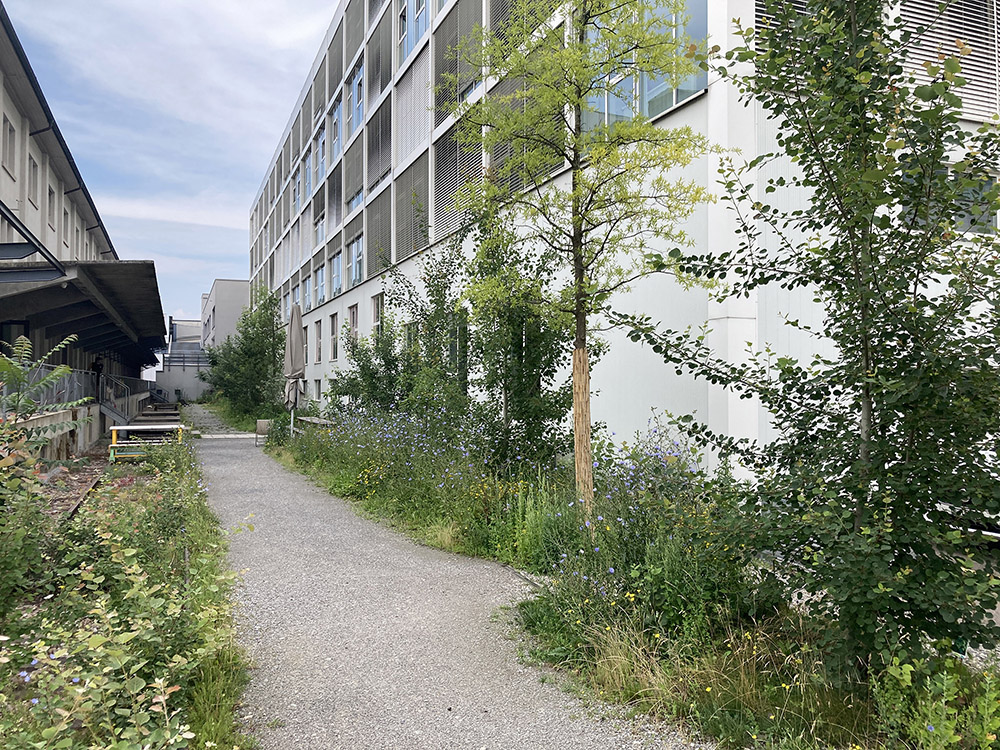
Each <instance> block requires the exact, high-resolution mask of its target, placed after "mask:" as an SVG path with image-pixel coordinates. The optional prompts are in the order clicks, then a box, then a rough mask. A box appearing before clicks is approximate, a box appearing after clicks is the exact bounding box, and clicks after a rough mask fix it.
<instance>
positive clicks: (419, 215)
mask: <svg viewBox="0 0 1000 750" xmlns="http://www.w3.org/2000/svg"><path fill="white" fill-rule="evenodd" d="M428 163H429V159H428V156H427V152H426V151H425V152H424V153H422V154H421V155H420V156H419V157H418V158H417V160H416V161H415V162H413V164H411V165H410V166H409V167H407V169H406V171H405V172H403V173H402V174H401V175H400V176H399V177H398V178H396V262H397V263H398V262H399V261H401V260H403V259H404V258H409V257H410V256H411V255H413V254H414V253H416V252H418V251H419V250H423V249H424V248H425V247H427V245H428V244H429V242H428V232H427V218H428V210H427V209H428V207H429V206H430V200H429V197H428V173H427V169H428Z"/></svg>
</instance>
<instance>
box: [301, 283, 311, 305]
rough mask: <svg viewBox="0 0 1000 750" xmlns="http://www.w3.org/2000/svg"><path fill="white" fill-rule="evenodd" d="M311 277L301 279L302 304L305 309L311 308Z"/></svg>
mask: <svg viewBox="0 0 1000 750" xmlns="http://www.w3.org/2000/svg"><path fill="white" fill-rule="evenodd" d="M312 301H313V300H312V277H311V276H306V277H305V278H304V279H302V304H303V305H305V309H306V310H312V306H313V305H312Z"/></svg>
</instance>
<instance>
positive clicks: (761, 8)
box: [754, 0, 806, 28]
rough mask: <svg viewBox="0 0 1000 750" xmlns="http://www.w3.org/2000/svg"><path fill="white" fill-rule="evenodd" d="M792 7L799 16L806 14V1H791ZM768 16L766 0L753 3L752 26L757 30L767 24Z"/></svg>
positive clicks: (757, 0)
mask: <svg viewBox="0 0 1000 750" xmlns="http://www.w3.org/2000/svg"><path fill="white" fill-rule="evenodd" d="M791 3H792V7H793V8H795V10H796V11H798V12H799V13H800V14H804V13H805V12H806V0H791ZM769 18H770V14H769V13H768V12H767V0H756V2H755V3H754V24H755V25H756V26H757V27H758V28H759V27H760V26H762V25H763V24H765V23H767V21H768V19H769Z"/></svg>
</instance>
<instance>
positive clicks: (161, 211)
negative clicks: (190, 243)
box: [94, 192, 250, 252]
mask: <svg viewBox="0 0 1000 750" xmlns="http://www.w3.org/2000/svg"><path fill="white" fill-rule="evenodd" d="M94 202H95V203H97V205H98V208H99V209H100V212H101V215H102V216H103V217H104V218H105V219H108V218H109V217H111V216H119V217H122V218H125V219H147V220H151V221H169V222H175V223H178V224H197V225H199V226H207V227H222V228H224V229H238V230H242V231H244V232H245V231H246V230H247V223H248V221H249V219H248V217H249V213H250V212H249V209H248V208H247V207H246V204H245V203H244V202H242V201H239V202H234V201H233V196H232V195H228V194H225V193H211V192H204V193H201V194H199V195H192V196H184V195H166V196H148V197H147V196H141V195H140V196H117V195H114V194H102V193H96V194H95V195H94ZM243 252H248V248H243Z"/></svg>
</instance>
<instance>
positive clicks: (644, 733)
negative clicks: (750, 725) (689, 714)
mask: <svg viewBox="0 0 1000 750" xmlns="http://www.w3.org/2000/svg"><path fill="white" fill-rule="evenodd" d="M198 452H199V455H200V457H201V460H202V461H203V463H204V467H205V477H206V480H207V482H208V486H209V499H210V502H211V504H212V507H213V508H214V510H215V512H216V513H217V514H218V516H219V519H220V521H221V522H222V524H223V526H224V527H229V528H233V527H237V526H239V525H240V524H243V523H251V524H253V525H254V527H255V528H254V530H253V531H242V532H240V533H236V534H233V535H232V536H231V537H230V542H231V547H230V562H231V564H232V566H233V568H234V569H236V570H240V571H242V572H243V579H242V583H241V585H240V587H239V590H238V592H237V595H238V602H239V629H240V638H241V640H242V642H243V643H244V645H245V646H246V647H247V649H248V651H249V653H250V657H251V660H252V662H253V670H252V672H251V682H250V686H249V688H248V690H247V693H246V695H245V696H244V701H245V705H244V707H243V708H242V712H243V713H244V714H245V717H246V719H245V720H246V724H247V727H248V729H249V730H250V731H251V732H252V733H253V734H254V735H255V736H257V737H258V738H259V740H260V744H261V747H262V749H263V750H278V749H281V750H284V749H286V748H287V749H288V750H293V749H294V750H300V749H302V748H315V749H316V750H327V749H330V750H332V749H335V748H337V749H340V748H342V749H343V750H367V749H371V750H388V749H390V748H399V749H400V750H423V749H425V748H426V749H427V750H432V749H433V750H445V749H449V750H450V749H452V748H455V749H458V748H463V749H464V748H472V749H473V750H480V749H485V750H515V749H516V750H521V749H524V750H536V749H537V750H562V749H565V750H577V749H581V750H582V749H588V750H590V749H592V750H610V749H613V748H670V749H679V748H692V747H697V745H693V744H689V743H688V742H686V741H685V740H683V739H682V738H681V737H680V736H678V735H677V734H676V733H674V732H673V731H672V730H670V729H669V728H667V727H664V726H662V725H653V724H638V723H634V722H630V721H627V720H625V719H619V718H613V717H611V716H610V715H607V714H602V711H601V710H600V709H599V708H595V707H588V706H587V705H585V704H584V703H582V702H581V701H579V700H578V699H576V698H574V697H572V696H570V695H568V694H566V693H565V692H563V691H561V690H560V689H559V688H558V687H557V686H556V685H554V684H552V683H551V682H545V683H543V682H542V681H541V678H542V676H543V674H544V673H543V672H541V671H539V670H537V669H535V668H532V667H528V666H525V665H523V664H521V663H519V661H518V658H517V645H516V644H515V643H514V642H513V641H512V640H510V639H509V638H508V637H506V634H507V628H506V627H505V625H504V624H503V623H502V622H501V620H502V618H496V617H494V616H493V615H494V613H495V612H496V611H497V609H498V608H499V607H502V606H503V605H509V604H512V603H514V602H516V601H517V600H519V599H522V598H524V597H525V596H526V595H527V594H528V593H529V591H528V586H527V584H526V583H525V582H524V580H523V579H521V578H520V577H519V576H518V575H517V574H515V573H514V572H513V571H511V570H508V569H506V568H504V567H502V566H500V565H496V564H493V563H490V562H486V561H483V560H476V559H471V558H466V557H461V556H459V555H452V554H448V553H445V552H441V551H439V550H434V549H430V548H426V547H421V546H419V545H417V544H414V543H413V542H411V541H409V540H408V539H406V538H405V537H403V536H401V535H400V534H398V533H396V532H393V531H392V530H390V529H388V528H385V527H383V526H380V525H378V524H376V523H373V522H371V521H368V520H365V519H362V518H360V517H359V516H358V515H356V514H355V513H354V511H353V510H352V509H351V508H350V506H349V505H347V504H346V503H345V502H343V501H341V500H339V499H337V498H334V497H331V496H330V495H328V494H327V493H326V492H324V491H323V490H321V489H319V488H318V487H316V486H315V485H313V484H311V483H310V482H308V481H307V480H306V479H305V478H304V477H302V476H300V475H297V474H294V473H292V472H289V471H287V470H286V469H284V468H283V467H281V466H280V465H279V464H278V463H276V462H275V461H273V460H272V459H271V458H269V457H267V456H266V455H264V454H263V452H262V451H261V450H260V449H258V448H254V447H253V444H252V443H250V442H248V441H243V440H239V441H236V440H219V441H198ZM251 515H252V517H251Z"/></svg>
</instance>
